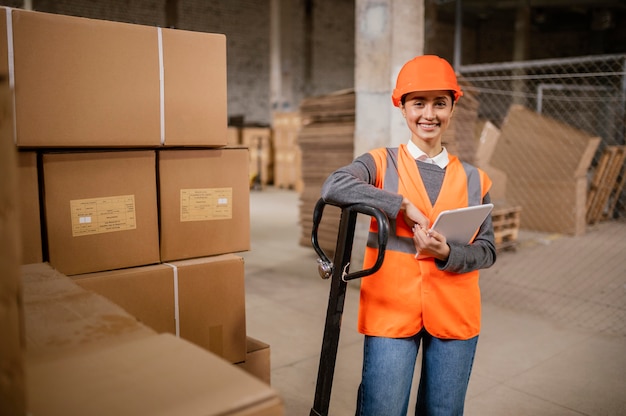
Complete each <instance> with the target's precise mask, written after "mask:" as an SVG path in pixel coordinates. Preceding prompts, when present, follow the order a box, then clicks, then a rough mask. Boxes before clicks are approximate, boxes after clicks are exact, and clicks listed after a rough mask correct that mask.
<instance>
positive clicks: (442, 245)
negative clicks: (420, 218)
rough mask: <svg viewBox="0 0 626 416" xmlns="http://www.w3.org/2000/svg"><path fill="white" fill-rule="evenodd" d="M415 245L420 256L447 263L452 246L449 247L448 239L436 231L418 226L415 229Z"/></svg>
mask: <svg viewBox="0 0 626 416" xmlns="http://www.w3.org/2000/svg"><path fill="white" fill-rule="evenodd" d="M413 243H414V244H415V250H416V251H417V253H418V254H419V255H420V256H426V257H434V258H436V259H439V260H444V261H445V260H447V259H448V256H449V255H450V246H448V243H447V241H446V237H445V236H444V235H443V234H440V233H438V232H437V231H435V230H430V229H426V228H423V227H420V226H419V225H416V226H415V227H413Z"/></svg>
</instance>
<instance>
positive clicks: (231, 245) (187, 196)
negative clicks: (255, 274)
mask: <svg viewBox="0 0 626 416" xmlns="http://www.w3.org/2000/svg"><path fill="white" fill-rule="evenodd" d="M158 159H159V162H158V165H159V198H160V199H159V208H160V216H161V217H160V223H161V261H172V260H182V259H189V258H194V257H204V256H212V255H216V254H224V253H234V252H240V251H247V250H249V249H250V189H249V182H248V150H247V149H245V148H223V149H193V150H180V149H177V150H174V149H172V150H159V151H158Z"/></svg>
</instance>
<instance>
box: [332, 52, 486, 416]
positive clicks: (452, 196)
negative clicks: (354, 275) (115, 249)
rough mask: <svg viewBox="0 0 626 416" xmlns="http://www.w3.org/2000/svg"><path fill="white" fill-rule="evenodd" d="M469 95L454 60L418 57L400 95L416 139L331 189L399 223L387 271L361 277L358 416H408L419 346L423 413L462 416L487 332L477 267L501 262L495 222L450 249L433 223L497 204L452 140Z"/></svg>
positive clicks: (367, 162)
mask: <svg viewBox="0 0 626 416" xmlns="http://www.w3.org/2000/svg"><path fill="white" fill-rule="evenodd" d="M462 95H463V93H462V91H461V88H460V86H459V85H458V82H457V79H456V75H455V73H454V70H453V69H452V67H451V66H450V64H449V63H448V62H447V61H445V60H444V59H442V58H439V57H437V56H433V55H424V56H418V57H416V58H414V59H412V60H410V61H409V62H407V63H406V64H405V65H404V66H403V67H402V69H401V70H400V73H399V74H398V78H397V82H396V88H395V89H394V91H393V94H392V101H393V104H394V105H395V106H396V107H399V108H400V110H401V111H402V115H403V116H404V118H405V120H406V124H407V126H408V129H409V132H410V139H409V141H408V143H407V144H402V145H400V146H399V147H397V148H379V149H374V150H371V151H370V152H368V153H366V154H363V155H361V156H360V157H358V158H356V159H355V160H354V161H353V162H352V163H351V164H350V165H348V166H345V167H343V168H340V169H338V170H337V171H335V172H333V173H332V174H331V175H330V176H329V177H328V179H327V180H326V182H325V183H324V185H323V187H322V198H324V200H325V201H326V202H330V203H333V204H337V205H345V204H352V203H364V204H367V205H371V206H375V207H377V208H380V209H381V210H383V211H384V212H385V213H386V214H387V216H388V217H389V218H390V224H391V232H390V237H389V241H388V243H387V251H386V254H385V260H384V263H383V265H382V267H381V269H380V270H379V271H378V272H377V273H375V274H373V275H371V276H368V277H366V278H364V279H363V280H362V281H361V295H360V304H359V317H358V329H359V332H361V333H363V334H364V335H365V339H364V355H363V370H362V378H361V383H360V386H359V391H358V399H357V412H356V414H357V415H369V416H373V415H378V416H394V415H398V416H400V415H401V416H405V415H406V414H407V408H408V402H409V396H410V391H411V382H412V379H413V371H414V368H415V362H416V357H417V353H418V349H419V347H420V346H421V348H422V356H423V360H422V366H421V368H422V370H421V375H420V383H419V387H418V392H417V406H416V409H415V414H416V415H445V416H450V415H462V414H463V407H464V402H465V395H466V392H467V386H468V383H469V378H470V373H471V369H472V363H473V360H474V354H475V351H476V344H477V341H478V334H479V331H480V289H479V287H478V270H479V269H482V268H487V267H490V266H491V265H492V264H493V263H494V262H495V259H496V250H495V244H494V237H493V226H492V223H491V217H488V218H487V219H486V220H485V221H484V222H483V224H482V225H481V227H480V229H479V231H478V232H477V235H476V236H475V237H474V239H473V241H472V242H471V243H470V244H457V243H452V242H448V241H446V238H445V236H443V235H441V234H440V233H438V232H436V231H434V230H429V228H428V227H429V224H431V223H432V222H433V221H434V219H435V218H436V217H437V215H438V214H439V213H440V212H441V211H443V210H448V209H454V208H461V207H466V206H471V205H478V204H483V203H489V202H490V198H489V194H488V191H489V188H490V186H491V180H490V179H489V178H488V177H487V175H486V174H485V173H484V172H482V171H480V170H479V169H477V168H475V167H473V166H471V165H469V164H467V163H464V162H461V161H460V160H459V159H458V158H457V157H455V156H453V155H451V154H449V153H448V152H447V150H446V149H445V147H444V146H443V145H442V136H443V134H444V132H445V131H446V129H447V128H448V126H449V125H450V121H451V117H452V115H453V112H454V105H455V103H456V102H457V101H458V100H459V98H460V97H461V96H462ZM375 233H376V224H375V221H374V220H372V224H371V226H370V238H368V244H367V248H366V252H365V260H364V267H371V266H372V265H373V263H374V262H375V259H376V253H377V248H376V247H375V245H376V241H377V239H376V234H375ZM418 254H420V256H418Z"/></svg>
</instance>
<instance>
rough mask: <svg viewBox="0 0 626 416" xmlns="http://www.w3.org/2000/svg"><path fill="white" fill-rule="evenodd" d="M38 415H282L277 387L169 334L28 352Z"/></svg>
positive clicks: (31, 394) (32, 399)
mask: <svg viewBox="0 0 626 416" xmlns="http://www.w3.org/2000/svg"><path fill="white" fill-rule="evenodd" d="M27 375H28V377H27V380H28V390H29V405H30V406H29V407H30V409H29V410H30V413H31V414H33V415H47V416H57V415H58V416H67V415H90V416H111V415H116V416H136V415H163V416H181V415H186V416H193V415H195V416H218V415H219V416H252V415H255V416H282V415H284V408H283V404H282V401H281V399H280V398H279V397H278V395H277V393H276V392H275V391H274V390H273V389H271V388H270V387H268V386H267V385H266V384H264V383H263V382H261V381H260V380H257V379H256V378H255V377H252V376H251V375H249V374H247V373H246V372H245V371H243V370H241V369H239V368H237V367H236V366H234V365H232V364H228V363H227V362H225V361H224V360H222V359H220V358H219V357H217V356H215V355H213V354H211V353H209V352H207V351H205V350H203V349H201V348H199V347H197V346H195V345H193V344H191V343H189V342H186V341H184V340H181V339H179V338H176V337H174V336H173V335H170V334H161V335H153V336H150V337H145V338H141V339H135V340H132V341H127V342H124V343H119V344H117V345H113V346H111V347H109V348H100V349H86V350H81V351H74V352H73V353H72V354H67V355H64V356H60V357H54V356H53V357H46V359H40V360H29V361H28V365H27Z"/></svg>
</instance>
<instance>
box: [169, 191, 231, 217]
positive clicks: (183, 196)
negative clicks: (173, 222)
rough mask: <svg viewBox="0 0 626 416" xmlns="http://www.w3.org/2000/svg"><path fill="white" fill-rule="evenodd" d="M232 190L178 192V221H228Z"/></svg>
mask: <svg viewBox="0 0 626 416" xmlns="http://www.w3.org/2000/svg"><path fill="white" fill-rule="evenodd" d="M232 200H233V188H213V189H212V188H202V189H181V190H180V221H181V222H185V221H209V220H230V219H232V218H233V204H232Z"/></svg>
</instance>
